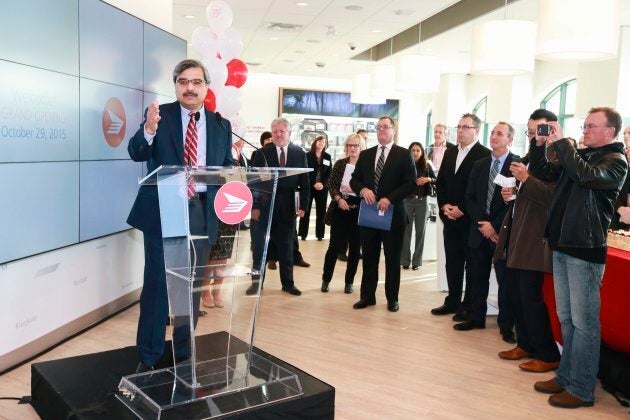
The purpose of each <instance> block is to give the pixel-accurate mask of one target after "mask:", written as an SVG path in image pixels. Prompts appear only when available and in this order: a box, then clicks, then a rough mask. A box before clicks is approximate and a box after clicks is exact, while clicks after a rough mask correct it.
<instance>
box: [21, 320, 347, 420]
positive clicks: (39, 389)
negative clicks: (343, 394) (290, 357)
mask: <svg viewBox="0 0 630 420" xmlns="http://www.w3.org/2000/svg"><path fill="white" fill-rule="evenodd" d="M227 338H228V334H227V333H226V332H220V333H214V334H208V335H205V336H201V337H200V339H202V340H203V341H206V340H207V346H206V348H210V349H211V348H212V346H213V345H214V346H216V348H217V349H223V348H225V346H224V343H225V341H226V340H227ZM169 346H170V344H169ZM167 348H168V347H167ZM255 351H256V352H257V353H259V354H261V355H264V356H265V357H266V358H268V359H270V360H273V361H274V362H275V363H277V364H278V365H280V366H282V367H284V368H286V369H288V370H291V371H292V372H294V373H296V374H297V375H298V377H299V379H300V382H301V384H302V388H303V392H304V394H303V395H302V396H301V397H299V398H296V399H292V400H287V401H281V402H278V403H275V404H272V405H266V406H262V407H258V408H255V409H253V410H250V411H246V412H241V413H239V414H236V415H233V416H230V417H231V418H248V419H254V418H264V419H273V418H283V419H288V418H296V419H297V418H317V419H332V418H334V413H335V389H334V388H333V387H332V386H330V385H328V384H326V383H324V382H322V381H320V380H319V379H317V378H315V377H313V376H311V375H309V374H307V373H306V372H303V371H302V370H300V369H298V368H296V367H294V366H292V365H290V364H288V363H285V362H284V361H282V360H280V359H278V358H276V357H274V356H271V355H269V354H268V353H265V352H264V351H262V350H260V349H258V348H256V350H255ZM169 364H171V361H169V360H164V361H163V365H164V366H159V367H166V366H168V365H169ZM136 365H137V360H136V349H135V347H126V348H122V349H118V350H111V351H106V352H101V353H95V354H88V355H84V356H77V357H70V358H67V359H60V360H54V361H50V362H43V363H34V364H33V365H32V366H31V393H32V396H33V401H32V405H33V407H34V408H35V411H37V414H39V416H41V417H42V419H60V418H64V419H66V418H68V419H69V418H72V419H114V418H115V419H134V418H136V417H135V416H134V414H133V413H132V412H131V411H129V409H128V408H127V407H126V406H124V405H123V404H122V403H121V402H120V401H119V400H118V399H117V398H116V392H117V386H118V384H119V382H120V379H121V377H123V376H125V375H129V374H130V373H133V371H134V370H135V368H136Z"/></svg>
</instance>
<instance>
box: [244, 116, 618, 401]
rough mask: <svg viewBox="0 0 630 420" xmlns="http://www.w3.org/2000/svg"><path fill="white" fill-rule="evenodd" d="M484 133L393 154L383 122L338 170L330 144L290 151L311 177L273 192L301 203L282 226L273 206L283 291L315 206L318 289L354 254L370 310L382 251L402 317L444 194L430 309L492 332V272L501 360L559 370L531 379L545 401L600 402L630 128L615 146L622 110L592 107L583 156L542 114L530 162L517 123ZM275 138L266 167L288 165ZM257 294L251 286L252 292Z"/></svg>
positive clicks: (351, 143)
mask: <svg viewBox="0 0 630 420" xmlns="http://www.w3.org/2000/svg"><path fill="white" fill-rule="evenodd" d="M278 121H280V123H279V122H278ZM277 124H283V125H282V131H283V132H284V136H283V138H284V139H286V138H288V137H289V136H290V125H288V122H286V120H282V119H279V120H274V125H277ZM274 125H272V128H273V127H274ZM480 129H481V121H480V120H479V118H478V117H477V116H476V115H474V114H464V115H462V117H461V118H460V120H459V122H458V125H457V144H456V145H454V144H451V143H448V142H447V141H446V127H445V126H444V125H443V124H438V125H436V126H435V128H434V139H435V142H434V143H433V144H432V145H431V146H428V147H427V151H426V153H425V149H424V147H423V146H422V144H420V143H419V142H413V143H411V144H410V145H409V148H408V149H404V148H402V147H400V146H398V145H396V144H395V143H394V137H395V133H396V125H395V122H394V120H393V119H391V118H390V117H387V116H385V117H382V118H380V119H379V120H378V123H377V125H376V134H377V141H378V144H377V145H376V146H374V147H371V148H368V149H366V148H365V143H366V141H365V138H364V136H363V134H364V133H353V134H351V135H349V136H348V137H347V138H346V141H345V143H344V157H343V158H341V159H339V160H338V161H337V162H331V157H330V155H329V154H328V153H326V152H325V149H326V139H325V138H324V137H323V136H320V137H318V138H316V139H315V140H314V141H313V143H312V145H311V148H310V151H309V152H308V153H304V151H302V150H301V149H300V148H297V147H296V148H292V150H293V153H294V155H295V157H294V159H293V163H295V162H298V161H299V164H300V165H299V166H300V167H306V166H308V167H310V168H312V169H313V171H312V172H310V174H309V175H308V176H307V177H304V178H303V180H301V181H294V182H292V184H291V186H290V188H289V189H288V190H285V189H284V188H280V186H279V188H278V192H279V193H287V194H288V193H290V194H289V195H288V196H287V197H288V198H287V200H286V201H287V202H289V201H290V202H292V203H294V204H295V200H294V199H293V195H294V194H295V193H296V191H297V192H299V193H300V203H299V207H296V208H291V209H289V210H290V211H283V212H282V216H283V217H282V218H281V219H276V218H275V214H276V211H275V209H274V219H273V220H274V225H275V224H276V223H277V224H278V225H280V224H281V225H283V228H282V236H281V238H282V239H281V240H282V243H274V242H276V241H278V240H280V237H279V236H278V235H274V234H273V233H274V231H275V230H277V229H278V227H275V228H274V226H272V229H271V231H272V235H271V239H270V246H271V247H273V248H275V249H276V250H278V249H282V250H283V261H282V262H281V279H282V286H283V287H282V290H283V291H286V292H288V293H291V294H295V295H298V294H300V293H299V290H298V289H297V288H296V286H295V285H294V283H293V277H292V274H291V275H289V272H288V270H289V268H288V267H287V268H286V269H285V271H283V270H282V266H283V263H284V265H285V266H287V265H288V266H290V270H292V264H291V263H292V262H293V254H292V253H293V246H292V245H293V243H294V241H293V240H288V239H287V238H294V239H295V243H297V237H298V236H299V237H301V238H302V240H304V239H306V236H307V234H308V230H309V221H308V215H309V213H310V211H311V208H312V202H313V201H315V205H316V226H315V235H316V237H317V239H318V240H322V239H323V237H324V225H329V226H330V242H329V244H328V249H327V251H326V254H325V257H324V264H323V273H322V284H321V291H322V292H323V293H327V292H329V285H330V282H331V281H332V279H333V273H334V270H335V267H336V262H337V260H338V259H340V256H341V255H344V256H345V253H346V250H347V251H348V254H347V265H346V271H345V275H344V279H345V287H344V292H345V293H348V294H350V293H353V284H354V277H355V275H356V272H357V268H358V264H359V260H360V259H361V258H362V261H363V262H362V264H363V274H362V278H361V288H360V297H359V300H358V301H357V302H356V303H355V304H354V305H353V307H354V308H355V309H363V308H366V307H368V306H372V305H375V304H376V289H377V284H378V266H379V260H380V253H381V249H382V250H383V251H384V254H385V297H386V300H387V309H388V310H389V311H391V312H397V311H398V310H399V308H400V306H399V303H398V293H399V288H400V272H401V271H400V269H401V267H402V269H405V270H408V269H410V268H411V269H412V270H417V269H418V268H419V267H420V266H421V265H422V254H423V246H424V233H425V224H426V220H427V210H428V203H427V197H428V196H436V197H437V204H438V209H439V217H440V219H441V220H442V222H443V226H444V227H443V236H444V255H445V268H446V277H447V283H448V294H447V296H446V298H445V299H444V303H443V304H442V305H441V306H438V307H436V308H433V309H432V310H431V313H432V314H433V315H435V316H444V315H452V319H453V321H455V322H456V323H455V324H454V325H453V328H454V329H455V330H457V331H470V330H474V329H482V328H485V327H486V313H487V303H486V301H487V298H488V291H489V283H490V275H491V270H492V268H493V267H494V272H495V274H496V278H497V283H498V286H499V288H498V307H499V314H498V317H497V324H498V326H499V332H500V334H501V337H502V338H503V340H504V341H506V342H507V343H510V344H513V345H514V347H513V348H510V349H507V350H504V351H501V352H499V353H498V356H499V357H500V358H502V359H506V360H522V359H526V360H524V361H523V362H522V363H521V364H520V365H519V368H520V369H522V370H524V371H528V372H536V373H545V372H551V371H555V376H554V377H553V378H551V379H548V380H545V381H538V382H536V383H535V384H534V388H535V390H536V391H538V392H542V393H546V394H550V397H549V403H550V404H551V405H553V406H557V407H565V408H576V407H582V406H591V405H593V402H594V389H595V383H596V374H597V369H598V363H599V342H600V323H599V308H600V295H599V288H600V287H601V283H602V277H603V273H604V268H605V263H606V254H607V248H606V234H607V230H608V228H609V227H610V225H611V221H612V222H613V226H612V227H613V228H615V227H616V228H619V227H621V228H623V227H627V223H630V220H628V219H629V218H630V214H629V213H628V212H630V201H629V200H628V188H629V185H630V182H628V181H627V180H626V181H625V182H624V180H625V179H626V173H627V169H628V163H627V162H628V159H630V127H627V128H626V130H625V131H624V141H625V146H624V143H621V142H616V141H615V139H616V137H617V135H618V134H619V132H620V131H621V117H620V115H619V114H618V113H617V112H616V111H615V110H614V109H612V108H607V107H600V108H593V109H591V110H590V112H589V114H588V116H587V118H586V120H585V123H584V126H583V134H584V135H583V144H584V148H581V149H579V148H578V147H577V144H576V142H575V140H573V139H571V138H566V137H565V136H564V135H563V132H562V128H561V126H560V125H559V124H558V122H557V117H556V115H554V114H553V113H552V112H550V111H548V110H545V109H538V110H536V111H534V112H533V113H532V114H531V116H530V118H529V120H528V123H527V138H528V139H529V149H528V151H527V153H526V155H525V156H523V157H521V156H518V155H515V154H514V153H512V152H511V151H510V149H511V146H512V142H513V139H514V128H513V127H512V126H511V125H510V124H508V123H506V122H498V123H497V124H496V125H495V126H494V127H493V128H492V131H491V133H490V141H489V146H490V147H489V148H487V147H485V146H483V145H482V144H481V143H480V142H479V139H478V136H479V133H480ZM363 131H364V130H363ZM365 134H366V133H365ZM276 137H278V136H274V137H273V144H274V145H275V149H276V150H274V148H273V147H272V148H271V149H267V147H269V146H265V147H264V148H263V149H261V151H258V152H257V154H260V153H261V152H263V153H267V152H265V150H270V152H268V154H270V157H269V160H268V162H270V161H271V160H273V158H275V157H277V159H279V160H280V162H282V161H281V151H280V149H279V147H282V146H280V143H281V142H278V141H276ZM283 144H284V143H283ZM285 147H286V145H285ZM259 163H262V162H259ZM269 166H274V165H272V164H270V165H269ZM280 166H284V165H282V164H280ZM291 166H293V165H291ZM436 174H437V175H436ZM328 196H330V198H331V201H330V204H329V205H328V207H326V203H327V197H328ZM279 202H280V203H281V202H282V201H279ZM280 206H282V204H280ZM302 206H303V207H302ZM370 206H372V207H374V209H375V211H376V212H378V213H379V214H381V215H382V214H387V213H391V225H390V226H389V228H388V229H377V228H375V227H368V226H362V224H365V223H362V222H361V221H360V220H363V219H362V216H360V213H361V212H363V211H366V212H367V209H368V208H369V207H370ZM255 207H256V206H255ZM364 207H365V209H364ZM253 215H257V214H256V212H254V213H253ZM292 215H293V216H292ZM295 215H297V216H299V217H300V218H301V219H300V223H299V231H298V232H295V228H294V226H295V225H291V224H290V223H288V222H290V220H295V217H294V216H295ZM252 219H253V222H254V223H255V220H256V218H255V217H253V218H252ZM413 232H415V238H413V240H412V236H413V235H412V234H413ZM285 235H286V236H285ZM361 252H362V255H361ZM300 258H301V257H300ZM544 273H553V275H554V289H555V300H556V307H557V313H558V318H559V320H560V324H561V329H562V341H563V351H562V354H561V353H560V351H559V349H558V346H557V345H556V343H555V340H554V338H553V335H552V331H551V326H550V319H549V315H548V310H547V306H546V304H545V301H544V299H543V290H542V288H543V278H544ZM464 277H465V280H466V282H465V285H466V286H465V288H464ZM285 278H290V280H285ZM257 288H258V286H257V283H254V284H253V285H252V291H256V290H257ZM248 292H250V291H248Z"/></svg>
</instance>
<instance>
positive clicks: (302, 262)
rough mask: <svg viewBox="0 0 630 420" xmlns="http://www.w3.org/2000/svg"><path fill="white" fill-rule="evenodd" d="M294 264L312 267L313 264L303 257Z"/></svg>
mask: <svg viewBox="0 0 630 420" xmlns="http://www.w3.org/2000/svg"><path fill="white" fill-rule="evenodd" d="M294 265H297V266H298V267H310V266H311V265H310V264H309V263H307V262H306V261H304V260H303V259H302V260H299V261H296V262H295V264H294Z"/></svg>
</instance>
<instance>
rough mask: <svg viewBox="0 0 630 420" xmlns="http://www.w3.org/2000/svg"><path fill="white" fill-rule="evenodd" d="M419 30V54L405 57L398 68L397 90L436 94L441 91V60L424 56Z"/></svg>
mask: <svg viewBox="0 0 630 420" xmlns="http://www.w3.org/2000/svg"><path fill="white" fill-rule="evenodd" d="M420 42H421V39H420V30H419V29H418V54H411V55H405V56H403V57H402V58H401V59H400V60H399V62H398V65H397V66H396V89H397V90H399V91H403V92H414V93H435V92H438V91H439V90H440V60H439V59H438V58H436V57H432V56H428V55H422V54H421V50H420V48H421V47H420Z"/></svg>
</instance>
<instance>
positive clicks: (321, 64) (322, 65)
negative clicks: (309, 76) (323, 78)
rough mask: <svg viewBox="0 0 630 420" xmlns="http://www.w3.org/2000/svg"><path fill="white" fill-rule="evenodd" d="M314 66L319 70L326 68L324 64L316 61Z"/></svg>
mask: <svg viewBox="0 0 630 420" xmlns="http://www.w3.org/2000/svg"><path fill="white" fill-rule="evenodd" d="M315 65H316V66H317V67H319V68H320V69H322V68H324V67H325V66H326V63H322V62H321V61H318V62H316V63H315Z"/></svg>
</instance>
